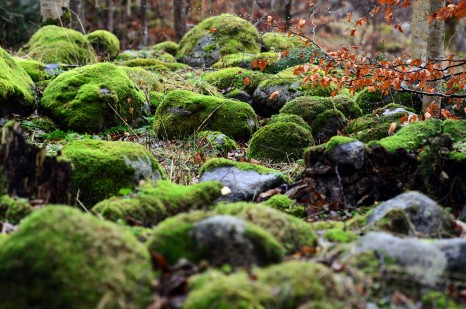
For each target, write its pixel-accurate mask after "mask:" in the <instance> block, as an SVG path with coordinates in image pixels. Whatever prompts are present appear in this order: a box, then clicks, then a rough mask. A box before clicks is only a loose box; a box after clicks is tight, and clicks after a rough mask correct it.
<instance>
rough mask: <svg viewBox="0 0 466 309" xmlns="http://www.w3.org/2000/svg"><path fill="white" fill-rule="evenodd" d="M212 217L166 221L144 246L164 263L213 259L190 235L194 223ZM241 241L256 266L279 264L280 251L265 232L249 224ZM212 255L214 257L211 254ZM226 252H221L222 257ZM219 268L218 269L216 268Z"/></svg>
mask: <svg viewBox="0 0 466 309" xmlns="http://www.w3.org/2000/svg"><path fill="white" fill-rule="evenodd" d="M212 216H214V214H213V213H207V212H200V211H196V212H191V213H189V214H179V215H177V216H175V217H172V218H169V219H167V220H165V221H163V222H162V223H160V224H159V225H157V227H156V228H155V229H154V230H153V233H152V236H151V238H150V239H149V241H148V242H147V247H148V249H149V251H154V252H157V253H158V254H160V255H162V256H163V257H164V258H166V259H167V261H168V263H170V264H174V263H176V262H177V261H178V260H179V259H181V258H186V259H188V260H190V261H193V262H199V261H201V260H203V259H207V260H210V259H211V258H213V257H212V256H211V255H212V252H209V250H205V248H203V246H202V245H201V244H199V243H197V241H196V239H195V238H194V235H193V233H192V232H193V229H194V228H195V225H196V223H197V222H199V221H202V220H204V219H207V218H209V217H212ZM242 237H245V238H246V239H248V240H249V241H250V242H251V243H252V244H253V245H254V249H255V251H256V252H255V254H258V253H259V252H260V253H261V254H259V255H260V256H259V257H258V261H257V262H261V261H262V262H266V261H268V262H267V264H269V263H270V262H272V261H274V262H280V261H281V260H283V248H282V247H281V246H280V245H279V244H278V243H277V241H276V240H275V239H274V238H273V237H272V236H271V235H270V234H269V233H267V232H266V231H264V230H263V229H261V228H260V227H258V226H255V225H253V224H247V225H246V229H245V231H244V234H242ZM214 254H215V253H214ZM228 254H230V252H225V255H228ZM216 266H220V265H216Z"/></svg>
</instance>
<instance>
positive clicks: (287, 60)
mask: <svg viewBox="0 0 466 309" xmlns="http://www.w3.org/2000/svg"><path fill="white" fill-rule="evenodd" d="M316 52H317V55H318V57H317V58H319V56H323V55H322V53H320V52H319V50H318V49H316V48H311V47H299V48H294V49H292V50H289V51H288V56H286V57H285V56H284V55H282V57H281V58H280V60H278V59H277V61H272V62H271V63H269V64H268V65H267V67H266V68H265V70H264V72H266V73H271V74H275V73H278V72H281V71H283V70H286V69H288V68H291V67H294V66H297V65H300V64H305V63H309V61H310V59H311V58H312V57H314V55H315V53H316ZM293 70H294V69H293ZM315 95H319V94H315Z"/></svg>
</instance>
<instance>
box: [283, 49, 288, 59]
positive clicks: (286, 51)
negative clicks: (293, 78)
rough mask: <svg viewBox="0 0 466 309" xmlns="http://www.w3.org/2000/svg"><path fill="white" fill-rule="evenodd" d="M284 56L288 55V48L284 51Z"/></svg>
mask: <svg viewBox="0 0 466 309" xmlns="http://www.w3.org/2000/svg"><path fill="white" fill-rule="evenodd" d="M283 56H284V57H285V58H286V57H287V56H288V50H287V49H285V50H284V51H283Z"/></svg>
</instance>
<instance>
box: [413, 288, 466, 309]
mask: <svg viewBox="0 0 466 309" xmlns="http://www.w3.org/2000/svg"><path fill="white" fill-rule="evenodd" d="M422 306H423V308H435V309H461V308H464V305H461V304H458V303H456V302H455V301H454V300H453V299H450V298H449V297H448V296H447V295H445V293H442V292H438V291H430V292H427V293H425V294H424V295H422Z"/></svg>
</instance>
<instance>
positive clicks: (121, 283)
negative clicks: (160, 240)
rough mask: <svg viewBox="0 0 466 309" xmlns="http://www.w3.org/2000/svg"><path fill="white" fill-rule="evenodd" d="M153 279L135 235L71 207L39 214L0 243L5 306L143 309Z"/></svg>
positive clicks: (0, 281)
mask: <svg viewBox="0 0 466 309" xmlns="http://www.w3.org/2000/svg"><path fill="white" fill-rule="evenodd" d="M151 279H153V278H152V272H151V265H150V259H149V256H148V254H147V251H146V250H145V249H144V247H143V246H142V245H141V244H140V243H139V242H138V241H137V240H136V239H135V238H134V237H133V236H131V235H130V234H126V233H124V232H123V231H122V230H120V229H118V228H117V227H116V226H115V225H113V224H110V223H106V222H103V221H101V220H99V219H98V218H96V217H93V216H91V215H88V214H83V213H82V212H81V211H78V210H76V209H73V208H71V207H66V206H50V207H45V208H43V209H41V210H39V211H37V212H35V213H34V214H32V215H30V216H29V217H28V218H27V219H25V220H23V222H22V223H21V228H20V229H19V230H18V231H17V232H15V233H14V234H12V235H11V236H9V237H8V238H7V240H5V242H4V243H3V244H2V245H1V247H0V290H1V291H2V293H0V303H1V304H2V308H6V309H8V308H12V309H13V308H67V307H69V306H70V304H72V306H73V307H74V308H96V307H98V306H105V307H108V308H145V307H147V306H148V305H149V303H150V302H151V294H152V291H151V287H150V280H151ZM50 291H54V295H53V296H51V294H50Z"/></svg>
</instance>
